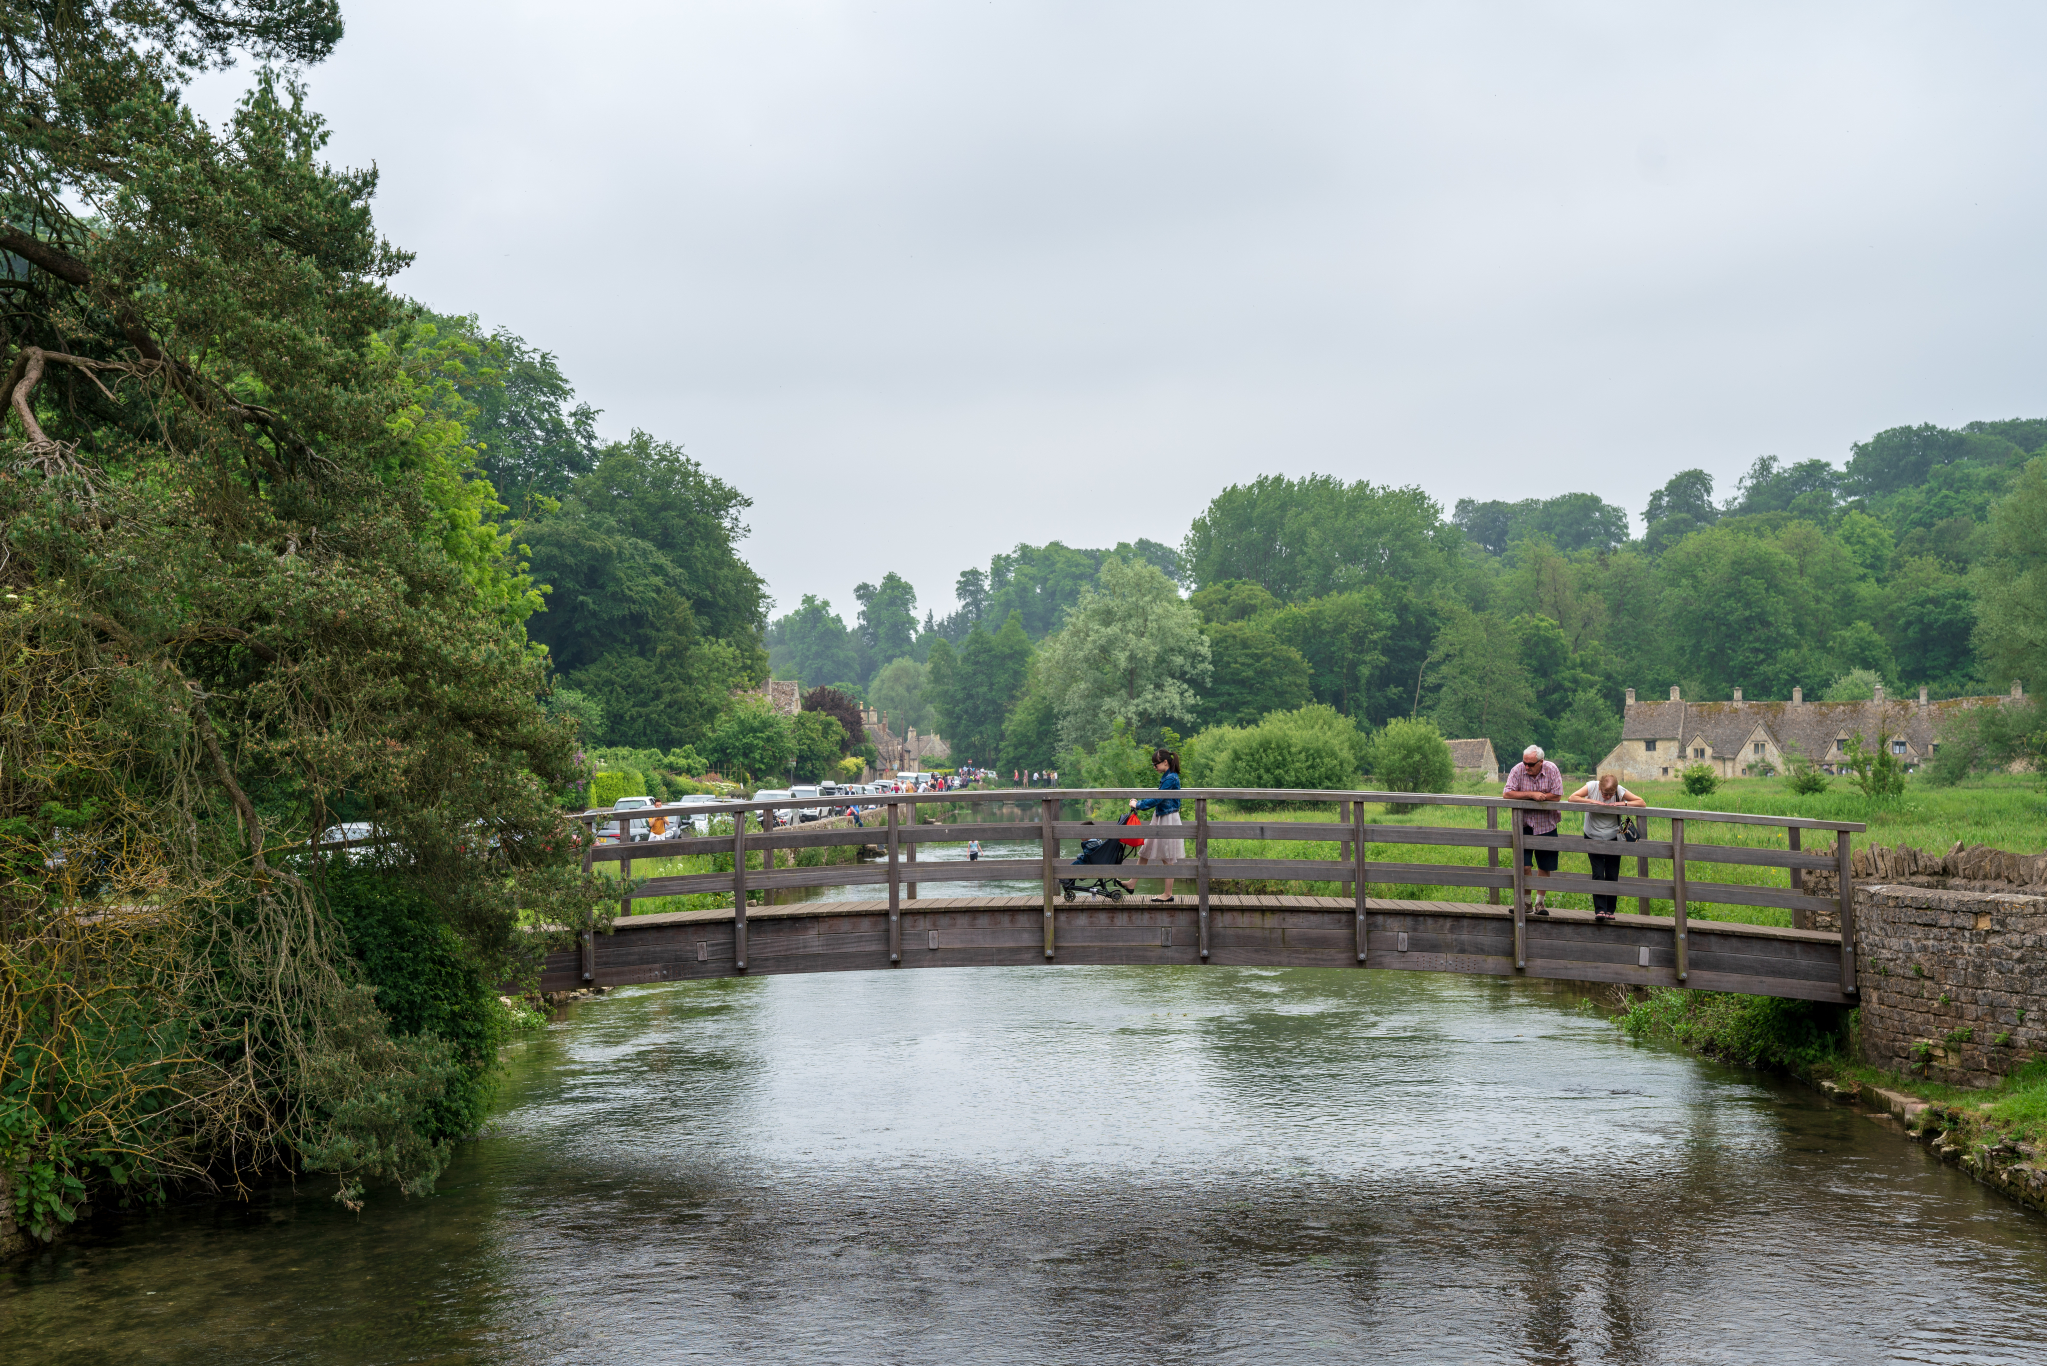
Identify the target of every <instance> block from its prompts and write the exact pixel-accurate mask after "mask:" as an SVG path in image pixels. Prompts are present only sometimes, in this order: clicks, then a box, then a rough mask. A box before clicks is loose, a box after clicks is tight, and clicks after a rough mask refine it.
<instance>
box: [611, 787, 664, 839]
mask: <svg viewBox="0 0 2047 1366" xmlns="http://www.w3.org/2000/svg"><path fill="white" fill-rule="evenodd" d="M654 805H656V803H655V801H654V799H653V798H652V797H620V798H619V799H618V800H617V801H615V802H613V803H612V804H611V809H612V810H613V811H645V810H646V809H647V808H648V807H650V806H654ZM625 827H626V838H627V839H629V840H644V839H646V838H647V823H646V822H645V821H643V820H641V821H635V820H628V821H627V822H626V823H625ZM617 829H618V826H617V825H616V824H613V825H611V826H610V829H609V830H608V831H606V832H605V833H610V834H612V838H614V839H616V838H617V836H616V834H615V833H614V832H616V831H617ZM599 838H600V839H601V838H603V835H601V834H600V836H599Z"/></svg>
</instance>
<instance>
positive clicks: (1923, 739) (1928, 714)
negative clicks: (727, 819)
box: [1621, 696, 2011, 761]
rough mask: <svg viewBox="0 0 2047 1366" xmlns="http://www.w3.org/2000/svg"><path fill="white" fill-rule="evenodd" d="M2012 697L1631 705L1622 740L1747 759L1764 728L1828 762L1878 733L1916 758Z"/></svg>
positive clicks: (1779, 743) (1782, 746)
mask: <svg viewBox="0 0 2047 1366" xmlns="http://www.w3.org/2000/svg"><path fill="white" fill-rule="evenodd" d="M2010 700H2011V699H2010V698H2008V697H2001V696H2000V697H1951V698H1948V699H1946V700H1944V701H1940V702H1928V703H1926V704H1925V705H1923V706H1922V705H1921V704H1920V703H1919V702H1918V701H1917V700H1909V701H1900V700H1895V699H1889V698H1887V699H1885V700H1884V701H1882V702H1748V701H1743V702H1631V703H1629V704H1628V708H1627V715H1626V717H1625V719H1624V720H1623V722H1622V727H1621V738H1622V739H1623V740H1674V741H1676V742H1678V744H1679V746H1680V747H1681V748H1684V749H1689V748H1691V747H1692V746H1694V745H1697V744H1700V743H1704V744H1705V745H1706V746H1707V747H1708V748H1709V749H1711V750H1712V752H1713V754H1714V757H1716V758H1732V757H1734V756H1736V755H1739V754H1740V753H1741V752H1742V747H1743V746H1744V745H1747V744H1748V743H1749V742H1750V741H1751V740H1752V739H1753V738H1754V737H1755V733H1756V730H1757V728H1758V727H1761V729H1762V730H1763V731H1764V732H1765V733H1766V734H1767V735H1768V736H1769V738H1770V740H1771V742H1772V743H1773V744H1775V746H1776V747H1777V749H1778V750H1779V752H1787V751H1789V750H1792V749H1794V748H1795V749H1796V750H1797V751H1798V752H1799V753H1801V754H1803V755H1804V756H1805V757H1806V758H1808V759H1811V760H1814V761H1823V760H1825V759H1826V757H1827V756H1828V755H1829V754H1838V753H1840V750H1839V745H1840V743H1841V742H1842V741H1843V740H1844V739H1845V738H1846V737H1848V736H1850V735H1859V736H1861V737H1862V738H1863V742H1864V743H1865V744H1868V743H1871V742H1873V741H1874V740H1875V738H1876V736H1877V735H1878V734H1879V733H1887V734H1890V735H1892V736H1895V737H1898V738H1901V739H1903V740H1904V741H1905V743H1906V744H1907V745H1909V746H1910V747H1911V749H1912V751H1913V752H1914V753H1915V754H1918V755H1921V756H1924V755H1927V754H1931V753H1932V752H1933V745H1934V742H1935V741H1936V740H1938V739H1939V738H1940V732H1941V731H1942V729H1943V728H1944V727H1945V726H1946V725H1947V723H1948V722H1949V721H1950V720H1952V719H1953V718H1954V717H1955V716H1956V715H1958V714H1959V713H1961V712H1963V711H1966V710H1968V709H1969V708H1971V707H1984V706H2001V705H2003V704H2004V703H2006V702H2008V701H2010Z"/></svg>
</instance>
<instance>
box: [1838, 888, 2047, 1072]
mask: <svg viewBox="0 0 2047 1366" xmlns="http://www.w3.org/2000/svg"><path fill="white" fill-rule="evenodd" d="M1855 932H1856V935H1855V937H1856V954H1855V971H1856V982H1857V984H1858V985H1859V986H1860V987H1861V992H1860V994H1861V998H1862V1016H1861V1019H1862V1026H1861V1041H1862V1052H1863V1056H1864V1058H1865V1059H1866V1060H1867V1061H1868V1062H1870V1063H1872V1064H1874V1065H1875V1066H1878V1067H1885V1068H1891V1069H1894V1070H1896V1071H1900V1072H1910V1073H1914V1074H1916V1075H1919V1076H1924V1077H1927V1078H1928V1079H1930V1080H1933V1081H1942V1082H1948V1083H1951V1084H1953V1085H1959V1086H1988V1085H1991V1084H1993V1083H1995V1082H1996V1081H1997V1080H1998V1079H1999V1078H2000V1077H2002V1076H2004V1075H2006V1074H2007V1073H2010V1072H2013V1071H2016V1070H2017V1069H2018V1068H2020V1067H2022V1066H2024V1065H2025V1064H2026V1063H2028V1062H2030V1061H2032V1060H2033V1059H2034V1058H2035V1057H2036V1056H2039V1055H2040V1054H2041V1053H2042V1052H2047V895H2028V894H2025V893H2021V892H1979V891H1965V890H1961V889H1956V888H1937V887H1913V886H1904V885H1896V884H1884V883H1878V884H1873V885H1871V886H1867V887H1864V886H1859V885H1858V886H1857V887H1856V889H1855Z"/></svg>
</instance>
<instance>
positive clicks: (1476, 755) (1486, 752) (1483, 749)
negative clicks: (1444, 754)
mask: <svg viewBox="0 0 2047 1366" xmlns="http://www.w3.org/2000/svg"><path fill="white" fill-rule="evenodd" d="M1447 743H1448V744H1449V746H1450V767H1452V768H1454V769H1456V770H1457V771H1458V772H1459V773H1477V774H1478V776H1479V777H1481V778H1483V779H1485V780H1486V781H1487V782H1489V783H1496V782H1498V781H1500V761H1499V759H1498V758H1496V757H1495V756H1494V754H1493V742H1492V741H1491V740H1451V741H1448V742H1447Z"/></svg>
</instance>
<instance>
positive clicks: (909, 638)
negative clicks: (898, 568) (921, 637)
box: [853, 572, 917, 707]
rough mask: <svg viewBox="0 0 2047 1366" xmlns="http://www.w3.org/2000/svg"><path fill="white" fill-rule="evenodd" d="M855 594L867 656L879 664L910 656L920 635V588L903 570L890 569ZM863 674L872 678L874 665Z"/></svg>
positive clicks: (864, 676) (877, 704) (858, 587)
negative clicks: (904, 575) (911, 583)
mask: <svg viewBox="0 0 2047 1366" xmlns="http://www.w3.org/2000/svg"><path fill="white" fill-rule="evenodd" d="M853 596H854V597H855V598H857V599H859V602H860V643H861V645H862V646H863V647H864V653H865V657H866V658H867V659H869V660H871V661H874V663H876V664H879V663H882V662H884V661H890V660H897V661H899V660H902V659H905V658H909V657H911V656H912V654H913V651H914V649H915V645H916V639H917V590H916V589H914V588H912V587H911V586H910V585H909V583H908V582H907V581H906V580H905V579H904V578H903V577H902V576H901V575H900V574H896V573H894V572H890V573H887V574H884V575H882V576H881V583H880V584H879V585H876V584H871V583H863V584H860V585H858V586H856V587H855V588H854V589H853ZM912 662H914V660H913V661H912ZM861 676H862V678H864V679H872V678H873V676H874V672H873V667H872V665H870V666H869V667H868V668H867V669H865V670H863V671H862V674H861ZM875 705H876V706H877V707H878V706H880V705H881V703H880V702H879V701H876V702H875Z"/></svg>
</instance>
